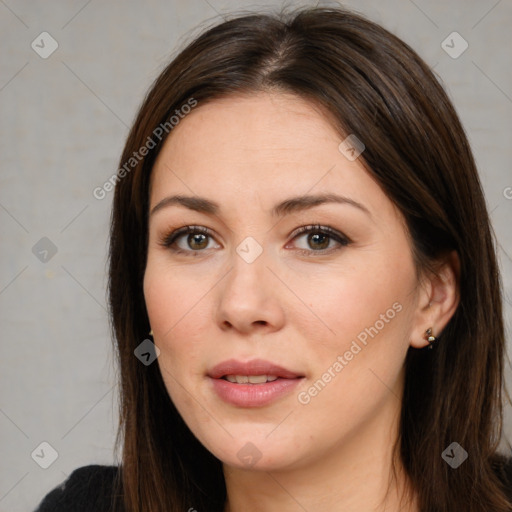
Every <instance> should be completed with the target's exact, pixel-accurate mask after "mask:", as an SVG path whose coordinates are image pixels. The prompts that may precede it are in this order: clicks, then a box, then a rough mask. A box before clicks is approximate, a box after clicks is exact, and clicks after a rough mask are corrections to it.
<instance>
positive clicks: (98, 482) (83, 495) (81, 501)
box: [35, 458, 512, 512]
mask: <svg viewBox="0 0 512 512" xmlns="http://www.w3.org/2000/svg"><path fill="white" fill-rule="evenodd" d="M495 471H496V473H497V474H498V476H499V477H500V479H501V481H502V482H504V483H505V486H506V491H507V494H508V497H509V499H511V500H512V458H510V459H507V460H506V461H504V462H503V465H501V466H496V467H495ZM118 472H119V469H118V468H117V467H116V466H98V465H92V466H83V467H81V468H78V469H76V470H75V471H73V473H71V475H70V476H69V478H68V479H67V480H66V481H65V482H64V483H63V484H61V485H60V486H59V487H56V488H55V489H53V491H51V492H50V493H48V494H47V495H46V496H45V498H44V499H43V501H42V502H41V503H40V505H39V507H38V508H37V510H35V512H110V511H111V510H112V504H113V501H114V499H118V500H119V501H118V503H119V504H120V503H121V500H120V496H119V495H117V496H114V495H113V494H114V493H113V490H114V487H115V486H114V483H115V478H116V476H117V474H118ZM117 510H119V511H122V510H123V507H122V506H119V508H118V509H117Z"/></svg>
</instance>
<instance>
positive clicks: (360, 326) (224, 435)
mask: <svg viewBox="0 0 512 512" xmlns="http://www.w3.org/2000/svg"><path fill="white" fill-rule="evenodd" d="M342 140H343V137H340V135H339V134H338V133H337V132H336V130H335V129H334V128H333V126H332V125H331V124H330V123H329V121H328V119H327V117H326V116H325V115H323V114H322V113H321V111H320V110H319V109H317V108H315V107H314V105H313V104H311V103H309V102H307V101H305V100H303V99H300V98H298V97H296V96H294V95H289V94H283V93H263V92H260V93H255V94H251V95H240V96H231V97H229V98H224V99H222V100H215V101H212V102H210V103H207V104H204V105H198V106H197V107H196V108H195V109H193V110H192V112H191V113H190V114H188V115H187V116H186V117H185V118H184V119H183V120H181V121H180V123H179V125H177V126H176V127H175V128H174V129H173V132H172V133H171V136H170V137H169V138H168V139H167V140H166V142H165V144H164V147H163V148H162V151H161V152H160V154H159V156H158V159H157V161H156V163H155V166H154V168H153V172H152V178H151V183H150V211H151V210H152V209H153V208H154V206H155V205H156V204H157V203H159V202H160V201H161V200H162V199H163V198H165V197H167V196H171V195H174V194H183V195H190V196H201V197H205V198H208V199H210V200H212V201H215V202H217V203H218V204H219V207H220V210H219V212H217V213H216V214H211V213H202V212H197V211H193V210H190V209H188V208H185V207H184V206H181V205H177V204H174V205H169V206H166V207H163V208H161V209H159V210H158V211H156V212H155V213H154V214H152V215H151V216H150V219H149V247H148V259H147V267H146V271H145V276H144V293H145V300H146V305H147V310H148V314H149V318H150V324H151V327H152V329H153V333H154V340H155V343H156V345H157V346H158V347H159V349H160V351H161V353H160V356H159V358H158V360H157V361H158V364H159V367H160V370H161V373H162V376H163V379H164V382H165V384H166V387H167V390H168V392H169V395H170V397H171V399H172V400H173V402H174V403H175V405H176V407H177V409H178V410H179V412H180V414H181V415H182V417H183V418H184V420H185V422H186V423H187V425H188V426H189V428H190V429H191V431H192V432H193V433H194V434H195V435H196V437H197V438H198V439H199V440H200V441H201V442H202V443H203V444H204V446H205V447H206V448H207V449H208V450H210V451H211V452H212V453H213V454H214V455H215V456H216V457H218V458H219V459H220V460H221V461H222V462H223V467H224V474H225V478H226V485H227V490H228V503H227V504H226V509H225V510H226V511H230V512H239V511H249V512H256V511H265V512H272V511H277V510H279V512H288V511H289V512H292V511H299V510H320V507H321V509H322V510H331V511H335V512H336V511H344V512H360V511H361V510H365V511H374V510H375V511H377V510H379V511H380V510H386V511H391V510H393V511H395V510H407V511H418V510H419V508H418V505H417V502H416V498H415V496H414V493H412V497H411V499H410V500H406V502H405V503H404V506H403V508H399V505H398V498H399V494H400V493H401V492H402V491H404V490H410V485H409V482H408V480H407V478H406V477H405V476H404V474H403V472H402V471H401V466H400V463H399V461H398V468H399V472H398V479H397V481H392V482H391V484H390V488H389V489H390V491H389V494H388V495H387V497H386V490H387V489H388V483H389V482H390V480H389V479H390V471H391V460H392V454H391V446H392V443H393V441H394V440H395V439H396V438H397V434H398V419H399V415H400V407H401V397H402V391H403V384H404V368H403V366H404V360H405V356H406V353H407V350H408V348H409V347H410V346H413V347H415V348H420V347H423V346H426V345H427V341H426V340H425V339H424V332H425V330H426V329H427V328H429V327H432V329H433V332H434V334H439V333H440V332H441V331H442V329H443V328H444V327H445V325H446V324H447V322H448V321H449V319H450V317H451V316H452V314H453V312H454V311H455V308H456V306H457V301H458V297H457V284H456V281H457V279H456V275H457V268H456V266H457V265H456V261H454V259H453V258H451V259H447V261H446V262H444V264H443V265H442V266H441V267H440V272H439V276H438V277H426V276H423V277H421V280H419V279H418V277H417V273H416V269H415V266H414V262H413V258H412V252H411V246H410V241H409V238H408V233H407V230H406V228H405V225H404V220H403V217H402V216H401V214H400V213H399V211H398V210H397V209H396V207H395V206H394V205H393V203H392V202H391V201H390V200H389V198H388V197H387V196H386V195H385V194H384V192H383V191H382V189H381V188H380V187H379V185H378V184H377V183H376V182H375V181H374V180H373V179H372V178H371V177H370V175H369V174H368V172H367V171H366V170H365V169H364V167H363V166H362V163H361V161H360V159H356V160H355V161H350V160H349V159H347V158H346V157H345V156H344V154H342V153H341V152H340V150H339V149H338V145H339V144H340V142H341V141H342ZM363 156H364V154H363ZM306 193H308V194H320V193H336V194H339V195H343V196H345V197H347V198H349V199H351V200H353V201H357V202H358V203H360V204H362V205H363V206H364V207H365V208H366V209H367V210H368V212H369V213H367V212H365V211H363V210H361V209H359V208H357V207H354V206H352V205H350V204H335V203H330V204H322V205H318V206H315V207H312V208H309V209H306V210H303V211H300V212H299V211H297V212H292V213H289V214H287V215H284V216H282V217H279V218H278V217H274V216H272V215H271V209H272V207H273V206H274V205H275V204H277V203H279V202H280V201H283V200H285V199H287V198H289V197H292V196H299V195H302V194H306ZM310 224H319V225H321V226H325V225H327V226H330V227H332V228H333V229H335V230H336V231H339V232H341V233H342V234H344V235H345V236H346V237H348V238H349V239H350V241H351V242H350V243H349V244H348V245H340V244H339V243H337V242H336V240H334V239H332V238H329V237H327V238H326V239H325V238H322V237H320V241H319V240H318V238H317V239H315V240H311V237H310V240H309V242H308V234H307V233H306V234H299V235H298V236H294V235H293V232H294V231H295V230H296V229H297V228H298V227H301V226H304V225H310ZM188 225H195V226H204V227H206V228H209V229H210V230H211V232H212V233H213V235H212V237H207V238H206V239H201V238H200V239H199V241H197V240H196V242H195V244H194V239H192V240H190V239H189V243H187V235H186V234H185V235H184V236H182V237H181V238H180V239H179V240H180V241H179V242H177V243H178V244H179V247H180V248H182V250H184V251H189V252H188V253H186V254H176V253H174V252H173V251H172V250H171V248H169V247H164V246H163V245H162V244H160V243H159V242H160V240H161V239H162V238H163V237H165V236H166V235H167V234H169V233H170V232H172V231H174V230H176V229H178V228H180V227H183V226H188ZM249 236H250V237H253V238H254V239H255V240H256V241H257V242H258V244H259V245H260V246H261V248H262V250H263V252H262V253H261V255H260V256H259V257H258V258H256V259H255V260H254V261H253V262H252V263H247V262H246V261H245V260H244V259H243V258H242V257H241V256H240V255H239V254H238V253H237V252H236V248H237V246H239V244H240V243H241V242H242V241H243V240H244V239H245V238H246V237H249ZM325 247H327V252H325V253H324V254H320V255H319V254H318V252H319V249H321V248H325ZM315 251H316V253H315ZM329 251H330V252H329ZM308 254H309V255H308ZM393 304H395V307H397V306H396V304H399V305H400V307H401V309H400V311H399V312H397V313H396V314H395V315H394V317H393V318H392V319H389V318H388V317H386V318H387V319H388V321H387V322H384V327H382V328H381V329H378V334H376V335H374V336H373V337H368V341H367V344H366V345H363V344H362V343H359V345H360V346H361V350H360V351H359V352H358V353H357V354H356V355H354V357H353V359H352V360H351V361H348V362H347V364H346V366H344V367H343V369H342V370H341V371H338V372H336V371H333V370H332V367H333V364H334V363H335V361H336V360H337V357H338V356H339V355H343V354H344V353H345V352H346V351H347V350H349V349H350V347H351V344H352V343H353V341H354V340H357V336H358V335H359V334H360V333H361V332H362V331H364V330H365V328H369V327H370V326H375V325H378V326H379V327H380V325H381V324H380V323H379V324H376V322H377V321H378V320H379V319H381V318H382V317H381V315H383V314H384V315H386V311H388V310H389V309H390V308H392V305H393ZM230 358H236V359H239V360H242V361H247V360H250V359H253V358H262V359H266V360H269V361H272V362H274V363H276V364H279V365H281V366H284V367H286V368H288V369H290V370H292V371H295V372H297V373H300V374H302V375H304V376H305V377H304V379H303V380H302V381H301V383H300V384H299V386H298V387H297V388H296V389H295V390H294V391H292V392H291V393H289V394H287V395H285V396H284V397H281V398H280V399H279V400H277V401H276V402H274V403H271V404H269V405H266V406H263V407H256V408H241V407H235V406H233V405H230V404H228V403H225V402H224V401H222V400H221V399H220V398H219V397H218V396H217V395H216V394H215V393H214V391H213V390H212V387H211V381H210V379H209V378H208V377H207V372H208V370H209V369H211V368H212V367H213V366H214V365H216V364H218V363H220V362H222V361H224V360H227V359H230ZM329 368H331V377H332V374H334V377H332V378H331V379H330V382H328V383H327V385H325V387H324V388H323V389H322V390H321V391H320V392H318V393H317V394H316V396H313V397H310V398H311V400H310V401H309V403H307V404H304V403H300V401H299V400H298V394H299V393H300V392H303V393H304V392H307V390H308V389H310V388H311V386H313V384H314V383H315V382H316V381H318V379H320V378H322V375H324V374H325V373H326V372H327V371H328V369H329ZM247 442H251V443H252V444H253V445H254V446H255V447H256V448H257V451H258V453H259V454H260V459H259V460H258V461H257V462H256V464H255V465H253V466H251V467H249V466H248V465H247V464H245V463H244V461H243V460H241V459H240V458H239V457H238V456H237V453H238V451H239V450H240V449H241V448H242V447H244V445H246V443H247ZM253 450H254V449H253ZM255 453H256V452H255Z"/></svg>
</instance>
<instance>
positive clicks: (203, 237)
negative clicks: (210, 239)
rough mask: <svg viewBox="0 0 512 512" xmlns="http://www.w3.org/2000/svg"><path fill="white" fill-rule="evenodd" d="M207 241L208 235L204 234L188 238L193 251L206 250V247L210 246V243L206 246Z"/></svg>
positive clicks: (196, 234)
mask: <svg viewBox="0 0 512 512" xmlns="http://www.w3.org/2000/svg"><path fill="white" fill-rule="evenodd" d="M205 240H206V235H203V234H202V233H194V234H191V235H189V236H188V242H189V245H190V246H191V247H192V248H193V249H204V247H206V245H208V243H206V244H204V242H205ZM201 241H202V242H203V244H201ZM196 242H197V245H196Z"/></svg>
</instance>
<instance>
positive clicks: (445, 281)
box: [411, 251, 460, 348]
mask: <svg viewBox="0 0 512 512" xmlns="http://www.w3.org/2000/svg"><path fill="white" fill-rule="evenodd" d="M459 283H460V260H459V256H458V254H457V252H456V251H452V252H450V253H449V254H448V255H447V256H445V257H444V258H443V260H442V261H440V262H439V264H438V266H437V269H436V273H435V274H429V275H428V276H427V275H425V276H424V277H423V279H422V281H421V283H420V288H419V293H418V302H417V306H416V312H415V321H414V323H413V326H412V329H411V346H412V347H414V348H423V347H426V346H428V341H427V339H426V335H425V331H426V330H427V329H429V328H431V329H432V334H433V335H434V336H435V337H436V338H437V337H439V336H440V335H441V333H442V332H443V330H444V328H445V327H446V325H447V324H448V322H449V321H450V319H451V318H452V316H453V314H454V313H455V311H456V309H457V306H458V305H459V300H460V288H459Z"/></svg>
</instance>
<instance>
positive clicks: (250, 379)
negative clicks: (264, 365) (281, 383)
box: [226, 375, 277, 384]
mask: <svg viewBox="0 0 512 512" xmlns="http://www.w3.org/2000/svg"><path fill="white" fill-rule="evenodd" d="M276 379H277V377H276V376H275V375H226V380H228V381H229V382H233V383H236V384H264V383H265V382H272V381H274V380H276Z"/></svg>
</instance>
